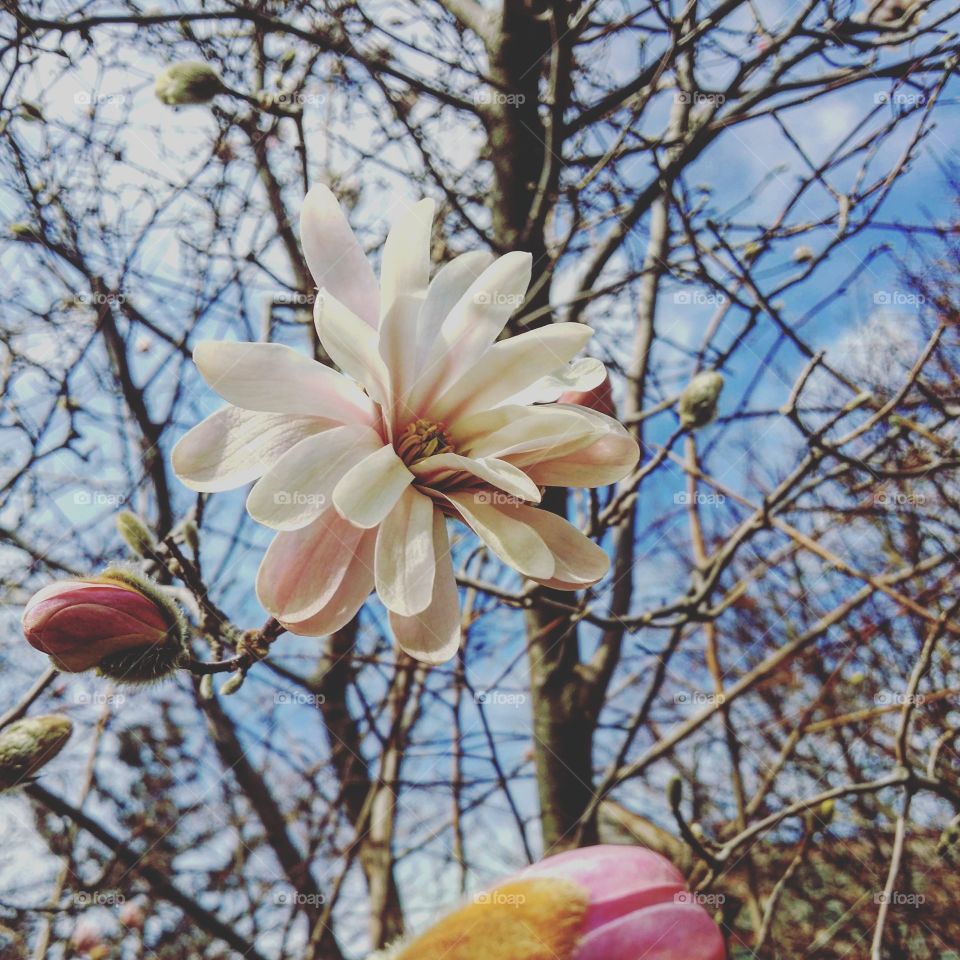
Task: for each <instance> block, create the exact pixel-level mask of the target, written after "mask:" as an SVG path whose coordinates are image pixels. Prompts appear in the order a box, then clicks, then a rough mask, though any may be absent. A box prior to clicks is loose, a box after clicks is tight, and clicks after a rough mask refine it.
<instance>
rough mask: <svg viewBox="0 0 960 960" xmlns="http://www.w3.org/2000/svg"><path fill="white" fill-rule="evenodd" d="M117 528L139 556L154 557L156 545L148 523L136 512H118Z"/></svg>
mask: <svg viewBox="0 0 960 960" xmlns="http://www.w3.org/2000/svg"><path fill="white" fill-rule="evenodd" d="M117 530H118V531H119V532H120V536H121V537H123V540H124V542H125V543H126V545H127V546H128V547H129V548H130V549H131V550H132V551H133V552H134V553H135V554H136V555H137V556H138V557H152V556H153V554H154V552H155V549H156V545H155V544H154V542H153V535H152V534H151V533H150V531H149V529H148V528H147V525H146V524H145V523H144V522H143V520H141V519H140V518H139V517H138V516H137V515H136V514H135V513H133V512H131V511H130V510H123V511H122V512H121V513H118V514H117Z"/></svg>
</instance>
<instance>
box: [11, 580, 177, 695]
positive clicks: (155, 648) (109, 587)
mask: <svg viewBox="0 0 960 960" xmlns="http://www.w3.org/2000/svg"><path fill="white" fill-rule="evenodd" d="M22 624H23V632H24V635H25V636H26V638H27V641H28V642H29V643H30V645H31V646H33V647H36V649H37V650H40V651H42V652H43V653H45V654H47V655H48V656H49V657H50V659H51V660H52V661H53V664H54V666H55V667H57V669H58V670H62V671H64V672H65V673H82V672H83V671H84V670H91V669H93V668H95V667H99V668H100V670H101V672H102V673H104V674H106V675H108V676H112V677H115V678H116V679H120V680H131V681H143V680H151V679H156V678H157V677H159V676H162V675H164V674H165V673H168V672H169V671H170V670H171V669H173V667H174V666H175V665H176V662H177V661H178V660H179V659H180V657H181V656H182V655H183V639H182V637H183V633H182V626H181V621H180V617H179V614H178V612H177V610H176V607H175V606H174V605H173V604H172V603H170V602H169V601H167V600H166V598H164V597H163V596H162V594H160V592H159V591H158V590H157V589H156V588H155V587H153V586H152V585H151V584H150V583H149V582H148V581H145V580H143V579H142V578H139V577H137V576H135V575H133V574H129V573H127V572H126V571H119V570H111V571H107V572H106V573H105V574H103V575H102V576H100V577H94V578H91V579H89V580H63V581H60V582H58V583H51V584H49V585H48V586H46V587H44V588H43V589H42V590H40V591H38V592H37V593H36V594H34V596H33V597H32V598H31V599H30V600H29V601H28V603H27V605H26V607H25V608H24V611H23V617H22Z"/></svg>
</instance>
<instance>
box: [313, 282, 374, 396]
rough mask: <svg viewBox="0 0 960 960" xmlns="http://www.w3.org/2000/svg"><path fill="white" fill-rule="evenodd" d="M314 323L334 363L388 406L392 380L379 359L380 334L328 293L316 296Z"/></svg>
mask: <svg viewBox="0 0 960 960" xmlns="http://www.w3.org/2000/svg"><path fill="white" fill-rule="evenodd" d="M313 322H314V325H315V326H316V328H317V336H318V337H319V338H320V342H321V343H322V344H323V347H324V349H325V350H326V351H327V353H328V354H330V357H331V359H332V360H333V362H334V363H335V364H336V365H337V366H338V367H339V368H340V369H341V370H343V372H344V373H346V374H347V375H348V376H351V377H353V379H354V380H357V381H359V382H360V383H362V384H363V385H364V386H365V387H366V388H367V392H368V393H369V394H370V396H371V397H373V399H374V400H376V401H377V402H378V403H381V404H384V403H386V399H387V384H388V382H389V377H388V375H387V368H386V366H385V364H384V362H383V360H382V358H381V357H380V348H379V345H378V336H377V331H376V330H374V329H373V328H372V327H371V326H369V325H368V324H366V323H364V322H363V321H362V320H361V319H360V318H359V317H358V316H357V315H356V314H355V313H353V312H352V311H351V310H349V309H348V308H347V307H346V306H345V305H344V304H342V303H341V302H340V301H339V300H337V299H336V298H335V297H334V296H332V295H331V294H330V293H329V292H328V291H326V290H321V291H320V292H319V294H318V295H317V302H316V303H315V304H314V305H313Z"/></svg>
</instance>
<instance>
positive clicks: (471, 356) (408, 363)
mask: <svg viewBox="0 0 960 960" xmlns="http://www.w3.org/2000/svg"><path fill="white" fill-rule="evenodd" d="M432 216H433V202H432V201H430V200H423V201H421V202H420V203H418V204H416V205H415V206H413V207H412V208H411V209H409V210H408V211H407V212H406V213H405V215H404V216H402V217H401V218H400V220H399V222H398V223H396V224H395V225H394V227H393V229H392V230H391V231H390V234H389V236H388V237H387V241H386V245H385V247H384V250H383V259H382V267H381V272H380V284H379V286H378V284H377V281H376V278H375V277H374V274H373V271H372V269H371V268H370V265H369V263H368V262H367V259H366V257H365V256H364V253H363V251H362V249H361V247H360V245H359V244H358V243H357V240H356V238H355V237H354V236H353V233H352V232H351V230H350V227H349V225H348V224H347V221H346V219H345V217H344V215H343V213H342V212H341V210H340V207H339V206H338V204H337V201H336V199H335V198H334V196H333V194H332V193H331V192H330V191H329V190H327V189H326V188H324V187H316V188H314V189H313V190H311V191H310V193H309V194H308V196H307V198H306V200H305V203H304V208H303V212H302V215H301V224H300V226H301V236H302V240H303V249H304V253H305V255H306V258H307V262H308V264H309V266H310V270H311V272H312V273H313V277H314V279H315V280H316V282H317V286H318V287H319V290H320V293H319V296H318V299H317V303H316V308H315V311H314V318H315V321H316V327H317V333H318V334H319V337H320V340H321V342H322V344H323V346H324V348H325V349H326V351H327V353H328V354H329V356H330V357H331V358H332V359H333V361H334V362H335V363H336V364H337V366H338V367H339V368H340V369H341V370H342V371H343V373H337V372H336V371H334V370H332V369H331V368H330V367H328V366H326V365H325V364H322V363H318V362H316V361H314V360H312V359H310V358H308V357H307V356H304V355H303V354H301V353H299V352H297V351H296V350H293V349H291V348H290V347H286V346H282V345H280V344H275V343H226V342H211V341H207V342H201V343H199V344H197V346H196V349H195V350H194V360H195V362H196V364H197V366H198V368H199V369H200V372H201V374H202V375H203V377H204V379H205V380H206V381H207V383H208V384H209V385H210V386H211V387H212V388H213V389H214V390H216V391H217V393H219V394H220V396H222V397H223V398H224V399H225V400H226V401H228V406H226V407H225V408H223V409H222V410H220V411H218V412H217V413H215V414H213V415H212V416H211V417H208V418H207V419H206V420H204V421H203V422H202V423H200V424H199V425H198V426H196V427H194V428H193V429H192V430H191V431H190V432H189V433H188V434H187V435H186V436H185V437H183V438H182V439H181V440H180V442H179V443H178V444H177V446H176V448H175V449H174V451H173V464H174V469H175V471H176V473H177V475H178V476H179V477H180V479H181V480H182V481H183V482H184V483H185V484H187V486H189V487H191V488H192V489H194V490H202V491H210V492H213V491H218V490H227V489H230V488H232V487H237V486H240V485H242V484H245V483H248V482H250V481H251V480H257V482H256V483H255V484H254V486H253V488H252V490H251V491H250V494H249V497H248V499H247V509H248V511H249V513H250V515H251V516H252V517H253V518H254V519H255V520H257V521H259V522H260V523H263V524H265V525H267V526H269V527H272V528H273V529H274V530H277V531H278V533H277V536H276V538H275V539H274V540H273V542H272V543H271V545H270V547H269V549H268V550H267V553H266V555H265V556H264V558H263V562H262V564H261V566H260V570H259V573H258V575H257V595H258V597H259V598H260V602H261V603H262V604H263V606H264V607H265V608H266V609H267V610H268V611H269V612H270V613H271V614H272V615H273V616H274V617H276V618H277V619H278V620H279V621H280V622H281V623H282V624H283V625H284V626H285V627H286V628H287V629H288V630H290V631H292V632H293V633H297V634H302V635H307V636H319V635H324V634H328V633H331V632H333V631H335V630H337V629H339V628H340V627H342V626H343V625H344V624H346V623H347V622H348V621H349V620H350V619H351V618H352V617H353V616H354V615H355V614H356V612H357V610H358V609H359V608H360V606H361V605H362V604H363V602H364V600H365V599H366V598H367V596H368V595H369V593H370V591H371V590H372V589H373V588H374V587H376V591H377V593H378V595H379V597H380V599H381V601H382V602H383V604H384V605H385V606H386V607H387V609H388V610H389V612H390V624H391V627H392V629H393V632H394V635H395V637H396V640H397V642H398V644H399V645H400V646H401V647H402V648H403V649H404V650H406V651H407V652H408V653H410V654H411V655H412V656H414V657H417V658H418V659H420V660H423V661H425V662H428V663H439V662H442V661H444V660H447V659H449V658H450V657H452V656H453V655H454V654H455V652H456V650H457V647H458V645H459V642H460V604H459V596H458V592H457V586H456V582H455V580H454V574H453V567H452V564H451V559H450V546H449V541H448V538H447V522H446V521H447V518H453V519H457V520H461V521H463V522H464V523H466V524H467V525H468V526H469V527H471V528H472V529H473V530H474V531H475V532H476V533H477V535H478V536H479V537H480V538H481V539H482V540H483V542H484V543H485V544H486V545H487V547H488V548H489V549H490V551H491V552H492V553H494V554H495V555H496V556H497V557H499V558H500V559H501V560H503V562H504V563H507V564H509V565H510V566H511V567H513V568H514V569H515V570H517V571H519V572H520V573H521V574H523V575H524V576H527V577H529V578H531V579H532V580H535V581H538V582H539V583H542V584H546V585H549V586H551V587H555V588H558V589H564V590H577V589H580V588H581V587H584V586H586V585H588V584H591V583H595V582H596V581H597V580H599V579H600V578H601V577H602V576H603V575H604V574H605V573H606V571H607V568H608V558H607V556H606V554H605V553H604V551H603V550H602V549H601V548H600V547H599V546H597V545H596V544H595V543H593V542H592V541H591V540H589V539H588V538H587V537H585V536H584V535H583V534H582V533H580V532H579V531H578V530H577V529H575V528H574V527H573V526H571V525H570V524H569V523H567V521H566V520H564V519H562V518H560V517H558V516H555V515H554V514H552V513H549V512H547V511H544V510H539V509H537V507H536V504H537V503H538V502H539V501H540V495H541V491H540V488H541V487H543V486H580V487H597V486H602V485H606V484H609V483H612V482H614V481H616V480H619V479H621V478H622V477H624V476H625V475H626V474H627V473H628V472H629V471H630V470H631V468H632V467H633V466H634V464H635V463H636V462H637V459H638V455H639V452H638V449H637V445H636V443H635V441H634V440H633V439H632V437H630V435H629V434H628V433H627V431H626V430H625V429H624V428H623V427H622V426H621V425H620V424H619V423H618V422H617V421H616V420H614V419H612V418H610V417H607V416H604V415H603V414H601V413H598V412H596V411H593V410H589V409H586V408H584V407H579V406H575V405H570V404H558V403H555V402H553V401H555V400H556V399H557V397H559V396H560V395H561V393H563V392H564V391H569V390H587V389H590V388H591V387H594V386H596V385H597V384H598V383H599V382H600V381H601V380H602V379H603V377H604V376H605V371H604V369H603V365H602V364H600V363H599V362H598V361H596V360H590V359H586V360H583V359H581V360H579V361H576V362H574V363H570V362H569V361H571V359H572V358H573V357H574V356H575V355H576V354H577V353H578V352H579V351H580V349H581V348H582V347H583V345H584V344H585V343H586V342H587V340H588V339H589V337H590V335H591V330H590V329H589V327H586V326H583V325H581V324H575V323H556V324H552V325H549V326H546V327H542V328H540V329H537V330H533V331H530V332H529V333H524V334H521V335H519V336H516V337H512V338H510V339H507V340H502V341H499V342H498V341H497V337H498V336H499V335H500V333H501V331H502V330H503V328H504V326H505V324H506V322H507V320H508V318H509V317H510V315H511V314H512V313H513V312H514V311H515V310H516V308H517V307H518V306H519V304H520V303H521V302H522V300H523V296H524V293H525V292H526V289H527V285H528V284H529V281H530V270H531V258H530V255H529V254H526V253H508V254H507V255H506V256H503V257H500V258H499V259H496V260H494V259H493V258H492V257H490V256H489V255H488V254H486V253H466V254H463V255H462V256H459V257H457V258H456V259H455V260H453V261H451V262H450V263H448V264H446V265H445V266H444V267H442V268H441V269H440V270H438V271H437V272H436V274H435V275H434V276H433V278H432V279H431V277H430V229H431V221H432Z"/></svg>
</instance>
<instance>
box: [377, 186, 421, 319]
mask: <svg viewBox="0 0 960 960" xmlns="http://www.w3.org/2000/svg"><path fill="white" fill-rule="evenodd" d="M433 207H434V204H433V201H432V200H429V199H427V200H421V201H420V202H419V203H415V204H413V206H412V207H409V208H408V209H407V210H405V211H404V212H403V214H402V215H401V216H400V217H398V218H397V221H396V222H395V223H394V225H393V227H392V228H391V230H390V232H389V233H388V234H387V242H386V243H385V244H384V245H383V257H382V260H381V263H380V318H381V326H382V323H383V321H384V319H385V318H386V317H387V314H388V313H389V312H390V308H391V307H392V306H393V302H394V300H396V299H397V297H399V296H415V297H419V298H421V299H422V298H424V297H426V295H427V285H428V284H429V283H430V228H431V226H432V225H433ZM412 334H413V331H412V330H411V331H408V335H409V336H412Z"/></svg>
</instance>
